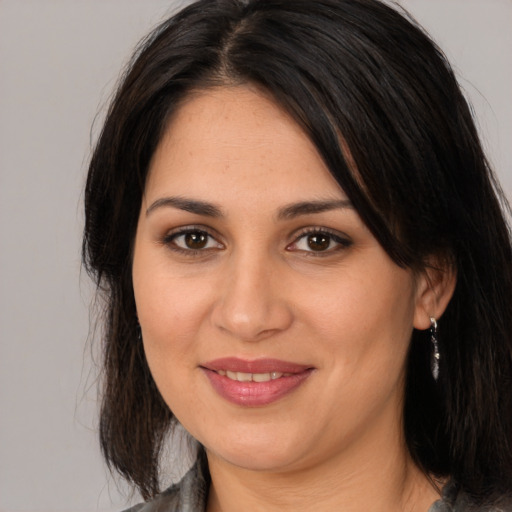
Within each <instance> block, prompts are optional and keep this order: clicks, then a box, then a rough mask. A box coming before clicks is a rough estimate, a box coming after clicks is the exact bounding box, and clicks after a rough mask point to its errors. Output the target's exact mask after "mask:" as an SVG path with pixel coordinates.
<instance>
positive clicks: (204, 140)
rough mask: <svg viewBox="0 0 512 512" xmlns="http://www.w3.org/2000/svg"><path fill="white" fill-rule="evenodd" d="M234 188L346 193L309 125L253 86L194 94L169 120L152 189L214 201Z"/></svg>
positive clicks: (153, 168)
mask: <svg viewBox="0 0 512 512" xmlns="http://www.w3.org/2000/svg"><path fill="white" fill-rule="evenodd" d="M228 191H229V192H230V193H231V194H235V193H236V194H238V195H243V196H246V197H249V196H254V195H255V194H260V196H261V195H262V194H263V195H265V196H271V195H275V194H276V193H279V195H283V194H284V193H285V192H288V193H289V194H291V195H298V196H301V195H304V196H306V197H304V199H311V198H312V197H314V196H321V197H322V198H325V197H326V196H332V197H337V198H338V197H340V196H343V193H342V191H341V189H340V187H339V185H338V184H337V183H336V181H335V180H334V178H333V177H332V175H331V174H330V172H329V171H328V169H327V166H326V165H325V163H324V162H323V160H322V158H321V157H320V155H319V153H318V151H317V150H316V148H315V146H314V145H313V143H312V142H311V141H310V140H309V138H308V137H307V136H306V134H305V133H304V132H303V130H302V129H301V127H300V126H299V125H298V124H297V123H296V122H295V121H294V120H293V119H292V118H291V117H290V116H289V115H288V114H287V113H286V112H285V111H284V110H283V109H282V108H281V107H280V106H279V105H277V104H276V103H275V102H274V101H273V100H272V99H270V98H269V97H268V96H267V95H265V94H264V93H263V92H261V91H259V90H257V89H256V88H251V87H249V86H243V87H242V86H237V87H222V88H215V89H208V90H206V91H198V92H195V93H193V94H191V95H189V96H188V97H187V99H186V100H185V101H184V102H183V104H182V105H181V106H180V107H179V108H178V110H177V111H176V112H175V113H174V115H173V116H172V118H171V120H170V121H169V123H168V126H167V128H166V131H165V132H164V135H163V137H162V139H161V141H160V144H159V146H158V147H157V150H156V152H155V154H154V156H153V159H152V161H151V165H150V172H149V177H148V182H147V187H146V194H147V195H150V196H152V195H154V194H158V193H163V192H168V193H172V194H174V195H175V194H184V195H190V194H191V193H198V194H201V195H204V196H208V197H209V198H214V197H215V196H217V197H218V196H219V194H221V195H223V194H224V195H225V193H226V192H228ZM212 196H213V197H212ZM295 199H297V198H295ZM299 199H300V198H299Z"/></svg>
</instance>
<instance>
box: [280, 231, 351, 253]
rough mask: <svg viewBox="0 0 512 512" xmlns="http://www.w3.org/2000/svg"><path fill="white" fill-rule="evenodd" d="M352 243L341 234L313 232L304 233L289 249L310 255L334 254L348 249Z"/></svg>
mask: <svg viewBox="0 0 512 512" xmlns="http://www.w3.org/2000/svg"><path fill="white" fill-rule="evenodd" d="M350 245H352V242H351V241H350V240H349V239H348V238H346V237H343V236H342V235H341V234H336V233H331V232H330V231H325V230H319V229H315V230H311V231H308V232H306V233H302V234H301V235H300V236H299V237H298V238H297V239H296V240H295V242H293V243H292V244H290V245H289V246H288V247H287V249H288V250H292V251H293V250H295V251H304V252H309V253H332V252H336V251H339V250H342V249H346V248H348V247H350Z"/></svg>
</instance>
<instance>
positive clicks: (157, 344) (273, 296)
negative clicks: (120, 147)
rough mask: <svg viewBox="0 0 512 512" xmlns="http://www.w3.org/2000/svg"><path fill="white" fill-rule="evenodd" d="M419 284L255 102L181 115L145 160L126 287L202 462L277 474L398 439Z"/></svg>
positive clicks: (191, 106)
mask: <svg viewBox="0 0 512 512" xmlns="http://www.w3.org/2000/svg"><path fill="white" fill-rule="evenodd" d="M417 284H418V283H417V281H416V280H415V278H414V276H413V275H412V273H411V272H410V271H409V270H406V269H402V268H399V267H398V266H397V265H395V264H394V263H393V262H392V261H391V260H390V258H389V257H388V256H387V254H386V253H385V252H384V250H383V249H382V248H381V247H380V245H379V244H378V243H377V241H376V239H375V238H374V236H373V235H372V234H371V233H370V232H369V230H368V229H367V228H366V226H365V225H364V224H363V222H362V221H361V219H360V218H359V216H358V214H357V212H356V211H355V210H354V209H353V207H352V206H351V204H350V202H349V201H348V199H347V197H346V195H345V194H344V192H343V190H341V188H340V187H339V186H338V184H337V183H336V182H335V180H334V179H333V177H332V176H331V175H330V174H329V172H328V170H327V168H326V166H325V164H324V163H323V161H322V159H321V158H320V156H319V155H318V153H317V151H316V149H315V147H314V146H313V145H312V143H311V142H310V141H309V140H308V138H307V137H306V136H305V135H304V133H303V132H302V131H301V129H300V128H299V127H298V126H297V125H296V123H295V122H294V121H293V120H292V119H291V118H290V117H289V116H287V115H286V114H285V113H284V112H283V111H282V110H281V109H280V108H279V107H278V106H276V104H275V103H274V102H272V101H271V100H269V99H268V98H267V97H265V95H263V94H262V93H261V92H258V91H257V90H256V89H254V88H250V87H236V88H235V87H233V88H228V87H226V88H218V89H213V90H208V91H205V92H200V93H197V94H194V95H191V96H190V97H189V98H188V100H187V101H186V102H185V103H184V104H183V105H182V106H181V107H180V109H179V110H178V112H177V113H176V115H175V116H174V118H173V119H172V121H171V122H170V124H169V126H168V128H167V131H166V133H165V135H164V137H163V138H162V140H161V143H160V144H159V146H158V148H157V151H156V153H155V155H154V157H153V159H152V162H151V166H150V173H149V177H148V181H147V185H146V190H145V194H144V197H143V204H142V208H141V212H140V217H139V223H138V228H137V234H136V240H135V249H134V258H133V285H134V291H135V298H136V305H137V313H138V318H139V322H140V325H141V329H142V335H143V340H144V348H145V352H146V356H147V360H148V363H149V366H150V369H151V372H152V375H153V377H154V379H155V382H156V384H157V386H158V388H159V390H160V392H161V394H162V396H163V398H164V400H165V401H166V403H167V404H168V406H169V407H170V408H171V410H172V411H173V413H174V414H175V415H176V417H177V418H178V419H179V421H180V422H181V423H182V424H183V425H184V427H185V428H186V429H187V430H188V431H189V432H190V433H191V434H192V435H193V436H194V437H196V438H197V439H198V440H199V441H200V442H201V443H202V444H203V445H204V446H205V447H206V449H207V451H208V453H209V456H212V457H217V458H219V459H221V460H223V461H225V462H227V463H229V464H234V465H236V466H241V467H244V468H250V469H258V470H269V471H270V470H272V471H278V470H281V471H284V470H287V469H288V470H291V469H297V468H300V467H306V466H307V465H314V464H319V463H321V462H326V461H327V460H331V459H333V458H336V457H341V456H344V455H346V454H348V453H349V452H350V451H351V450H353V448H354V447H356V446H359V445H360V446H369V445H372V443H373V444H374V445H375V446H374V448H375V447H376V446H378V444H379V443H382V440H383V439H384V438H386V439H389V437H390V435H392V434H393V435H394V434H397V432H398V431H400V429H401V426H400V423H401V422H400V417H401V410H402V405H401V404H402V398H403V383H404V364H405V358H406V352H407V348H408V344H409V340H410V337H411V333H412V329H413V324H414V318H415V314H417V310H418V302H419V299H418V292H417V289H418V287H417Z"/></svg>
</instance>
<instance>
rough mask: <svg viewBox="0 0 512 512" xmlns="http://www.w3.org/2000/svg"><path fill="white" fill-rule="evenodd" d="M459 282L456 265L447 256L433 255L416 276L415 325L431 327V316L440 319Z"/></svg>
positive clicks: (418, 327)
mask: <svg viewBox="0 0 512 512" xmlns="http://www.w3.org/2000/svg"><path fill="white" fill-rule="evenodd" d="M456 283H457V271H456V269H455V265H454V264H453V263H452V262H450V261H449V260H448V259H446V258H439V257H431V258H429V260H428V262H427V266H426V268H425V269H424V270H423V271H422V272H421V273H419V274H418V275H417V277H416V307H415V312H414V327H415V328H416V329H420V330H424V329H429V328H430V318H435V319H436V320H439V318H441V316H442V315H443V313H444V311H445V309H446V307H447V306H448V303H449V302H450V299H451V298H452V295H453V292H454V290H455V285H456Z"/></svg>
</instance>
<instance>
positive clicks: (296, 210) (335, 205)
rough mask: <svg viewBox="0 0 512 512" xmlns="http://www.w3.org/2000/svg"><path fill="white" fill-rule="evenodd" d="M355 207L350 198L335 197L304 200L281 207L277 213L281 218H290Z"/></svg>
mask: <svg viewBox="0 0 512 512" xmlns="http://www.w3.org/2000/svg"><path fill="white" fill-rule="evenodd" d="M346 208H350V209H353V208H354V207H353V206H352V203H351V202H350V201H349V200H348V199H335V200H326V201H322V200H319V201H302V202H300V203H294V204H291V205H289V206H285V207H284V208H281V209H280V210H279V212H278V214H277V218H278V219H279V220H285V219H286V220H289V219H294V218H296V217H300V216H301V215H311V214H314V213H322V212H328V211H331V210H342V209H346Z"/></svg>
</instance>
